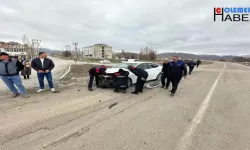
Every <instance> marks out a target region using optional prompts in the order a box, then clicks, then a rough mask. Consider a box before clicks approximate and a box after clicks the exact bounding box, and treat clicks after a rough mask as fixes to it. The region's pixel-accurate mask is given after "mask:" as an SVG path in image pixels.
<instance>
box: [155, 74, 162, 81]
mask: <svg viewBox="0 0 250 150" xmlns="http://www.w3.org/2000/svg"><path fill="white" fill-rule="evenodd" d="M161 76H162V73H159V74H158V75H157V77H156V80H157V81H160V80H161Z"/></svg>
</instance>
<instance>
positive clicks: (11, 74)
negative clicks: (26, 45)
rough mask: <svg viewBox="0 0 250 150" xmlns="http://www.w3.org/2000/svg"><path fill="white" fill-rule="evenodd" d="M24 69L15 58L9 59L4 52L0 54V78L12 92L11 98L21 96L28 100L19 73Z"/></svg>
mask: <svg viewBox="0 0 250 150" xmlns="http://www.w3.org/2000/svg"><path fill="white" fill-rule="evenodd" d="M23 69H24V66H23V64H22V63H21V62H20V61H18V60H17V59H15V58H10V57H9V54H7V53H5V52H1V53H0V78H1V79H2V81H3V82H4V83H5V85H6V86H7V87H8V89H9V90H10V92H12V94H13V95H12V98H16V97H18V96H19V95H22V96H23V97H24V98H29V96H28V95H27V94H26V89H25V87H24V86H23V83H22V79H21V77H20V75H19V72H20V71H21V70H23Z"/></svg>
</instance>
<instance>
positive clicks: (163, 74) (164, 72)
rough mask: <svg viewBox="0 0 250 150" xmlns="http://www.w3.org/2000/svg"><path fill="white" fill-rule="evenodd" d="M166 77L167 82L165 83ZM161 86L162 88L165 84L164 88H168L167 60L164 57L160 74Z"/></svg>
mask: <svg viewBox="0 0 250 150" xmlns="http://www.w3.org/2000/svg"><path fill="white" fill-rule="evenodd" d="M166 79H167V84H166V83H165V81H166ZM161 84H162V86H161V88H164V87H165V86H166V89H168V88H169V84H170V78H169V60H168V59H165V61H164V63H163V65H162V76H161Z"/></svg>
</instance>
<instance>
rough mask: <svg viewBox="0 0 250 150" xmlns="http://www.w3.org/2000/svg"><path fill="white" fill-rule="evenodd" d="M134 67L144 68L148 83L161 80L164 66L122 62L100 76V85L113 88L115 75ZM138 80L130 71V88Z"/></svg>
mask: <svg viewBox="0 0 250 150" xmlns="http://www.w3.org/2000/svg"><path fill="white" fill-rule="evenodd" d="M129 65H132V66H135V67H138V68H142V69H144V70H146V71H147V72H148V75H149V76H148V78H147V81H152V80H160V79H161V75H162V73H161V71H162V66H161V65H159V64H156V63H152V62H130V61H128V62H122V63H120V64H117V65H115V66H113V67H111V68H107V70H106V73H105V74H104V75H100V76H99V79H100V81H99V83H100V85H101V86H105V87H113V81H114V74H115V73H116V72H118V71H119V69H123V70H125V71H129V70H128V66H129ZM136 80H137V76H135V75H134V74H133V73H132V72H130V71H129V76H128V87H130V86H131V85H133V84H135V83H136Z"/></svg>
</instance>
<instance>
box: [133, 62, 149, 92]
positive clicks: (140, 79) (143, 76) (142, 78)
mask: <svg viewBox="0 0 250 150" xmlns="http://www.w3.org/2000/svg"><path fill="white" fill-rule="evenodd" d="M128 69H129V71H131V72H132V73H133V74H135V75H136V76H137V80H136V84H135V91H134V92H131V93H132V94H138V93H139V92H141V93H143V87H144V84H145V82H146V81H147V78H148V73H147V71H145V70H144V69H142V68H136V67H135V66H131V65H130V66H128Z"/></svg>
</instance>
